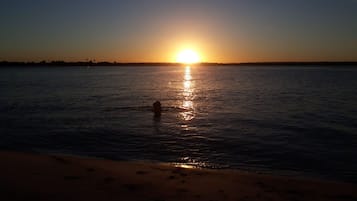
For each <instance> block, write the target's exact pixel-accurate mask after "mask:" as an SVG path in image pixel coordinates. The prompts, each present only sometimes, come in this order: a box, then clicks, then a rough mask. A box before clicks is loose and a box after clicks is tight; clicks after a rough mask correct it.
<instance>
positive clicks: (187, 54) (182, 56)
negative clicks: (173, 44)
mask: <svg viewBox="0 0 357 201" xmlns="http://www.w3.org/2000/svg"><path fill="white" fill-rule="evenodd" d="M176 61H177V62H179V63H183V64H193V63H198V62H199V61H200V57H199V56H198V54H197V52H195V51H193V50H190V49H187V50H182V51H181V52H179V53H178V55H177V58H176Z"/></svg>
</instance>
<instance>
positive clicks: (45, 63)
mask: <svg viewBox="0 0 357 201" xmlns="http://www.w3.org/2000/svg"><path fill="white" fill-rule="evenodd" d="M182 65H185V64H182V63H168V62H106V61H104V62H94V61H76V62H67V61H41V62H33V61H30V62H21V61H19V62H9V61H0V67H8V66H44V67H48V66H63V67H71V66H182ZM192 65H194V66H217V65H221V66H350V67H357V61H333V62H330V61H319V62H245V63H212V62H202V63H196V64H192Z"/></svg>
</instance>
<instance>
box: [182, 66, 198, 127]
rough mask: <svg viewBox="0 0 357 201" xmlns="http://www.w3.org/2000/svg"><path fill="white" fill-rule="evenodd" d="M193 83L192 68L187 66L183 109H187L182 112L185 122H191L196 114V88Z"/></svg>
mask: <svg viewBox="0 0 357 201" xmlns="http://www.w3.org/2000/svg"><path fill="white" fill-rule="evenodd" d="M193 84H194V83H193V81H192V76H191V67H190V66H186V67H185V74H184V79H183V92H182V95H183V102H182V108H183V109H185V110H184V111H183V112H181V115H182V118H183V119H184V120H185V121H190V120H192V119H194V118H195V113H194V110H195V108H194V104H193V99H194V95H193V92H194V87H193Z"/></svg>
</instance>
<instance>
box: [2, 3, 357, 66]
mask: <svg viewBox="0 0 357 201" xmlns="http://www.w3.org/2000/svg"><path fill="white" fill-rule="evenodd" d="M0 27H1V31H0V60H7V61H42V60H48V61H49V60H65V61H85V60H95V61H117V62H175V61H176V57H177V54H178V53H179V52H180V51H181V50H183V49H192V50H194V51H196V52H197V53H198V54H199V55H200V60H201V61H202V62H224V63H231V62H263V61H357V0H294V1H292V0H291V1H290V0H191V1H188V0H180V1H178V0H141V1H140V0H52V1H48V0H32V1H29V0H1V1H0Z"/></svg>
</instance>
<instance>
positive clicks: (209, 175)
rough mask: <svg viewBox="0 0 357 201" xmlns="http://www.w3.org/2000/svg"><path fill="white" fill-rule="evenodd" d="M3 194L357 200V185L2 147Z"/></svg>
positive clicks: (150, 200) (160, 200) (158, 200)
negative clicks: (7, 149)
mask: <svg viewBox="0 0 357 201" xmlns="http://www.w3.org/2000/svg"><path fill="white" fill-rule="evenodd" d="M0 200H3V201H6V200H87V201H89V200H142V201H164V200H165V201H170V200H205V201H214V200H215V201H218V200H234V201H254V200H264V201H270V200H284V201H288V200H289V201H298V200H314V201H317V200H323V201H328V200H342V201H356V200H357V185H356V184H348V183H338V182H331V181H320V180H316V179H315V180H312V179H311V180H310V179H302V178H292V177H280V176H271V175H263V174H255V173H247V172H242V171H236V170H206V169H186V168H178V167H174V166H172V165H166V164H154V163H147V162H116V161H110V160H102V159H94V158H81V157H72V156H61V155H38V154H27V153H13V152H0Z"/></svg>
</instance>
